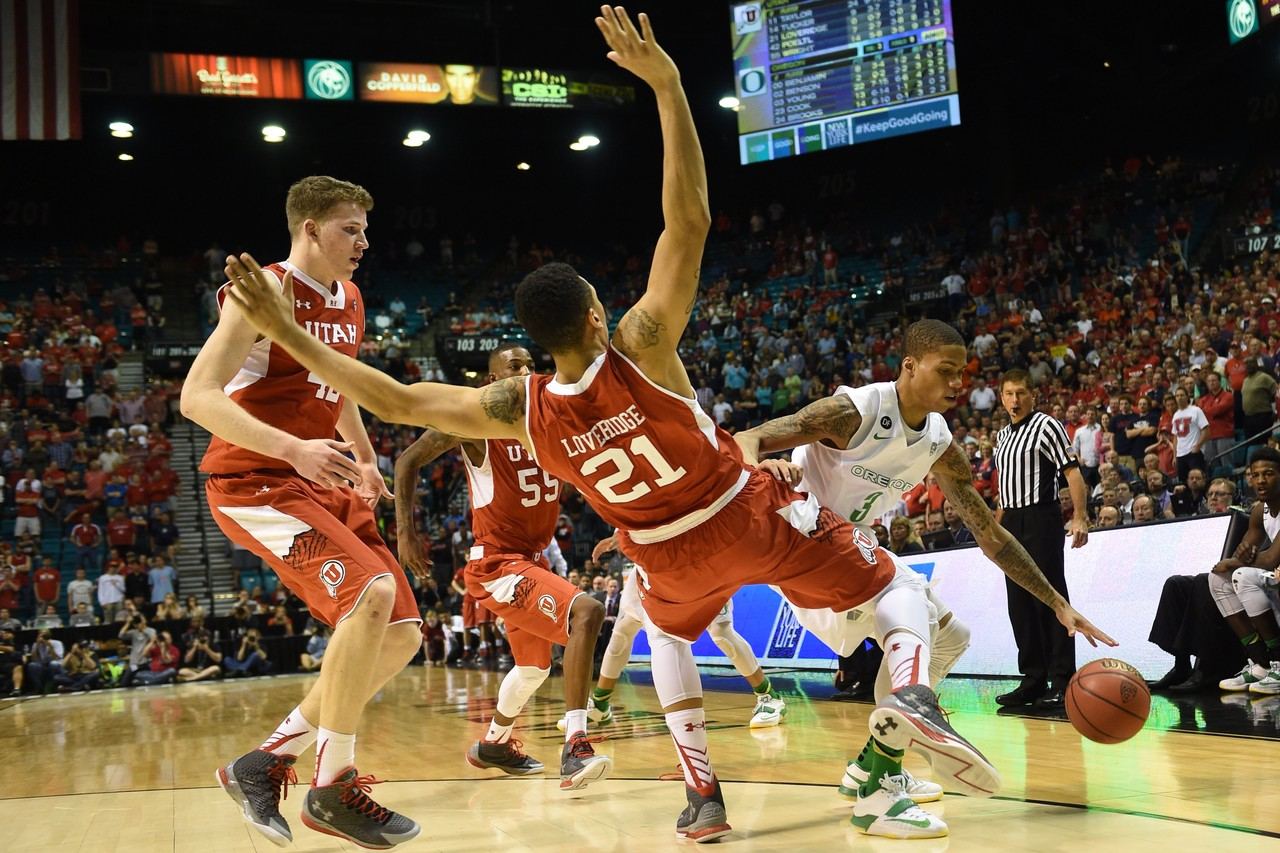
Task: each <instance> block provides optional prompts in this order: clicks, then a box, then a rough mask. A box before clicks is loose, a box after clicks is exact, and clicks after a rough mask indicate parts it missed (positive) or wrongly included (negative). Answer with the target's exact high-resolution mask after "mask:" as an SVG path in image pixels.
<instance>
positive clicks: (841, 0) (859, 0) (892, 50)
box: [730, 0, 960, 163]
mask: <svg viewBox="0 0 1280 853" xmlns="http://www.w3.org/2000/svg"><path fill="white" fill-rule="evenodd" d="M732 9H733V16H732V21H731V23H730V27H731V33H732V36H733V64H734V76H735V79H736V81H737V86H736V88H737V91H736V93H735V94H736V95H737V98H738V102H739V106H738V134H739V136H738V147H739V153H740V156H741V161H742V162H743V163H761V162H764V161H766V160H777V159H780V158H782V157H793V156H795V155H797V154H808V153H811V152H813V151H825V150H828V149H832V148H841V147H844V146H847V145H854V144H858V143H863V142H871V141H873V140H876V139H885V138H887V137H891V136H901V135H903V134H907V133H916V132H918V131H922V130H933V129H935V128H940V127H952V126H954V125H957V124H959V123H960V97H959V95H958V94H957V91H958V90H957V86H956V51H955V40H954V38H953V28H952V21H951V0H759V2H751V3H734V4H733V7H732Z"/></svg>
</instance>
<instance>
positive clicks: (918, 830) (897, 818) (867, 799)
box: [849, 773, 950, 838]
mask: <svg viewBox="0 0 1280 853" xmlns="http://www.w3.org/2000/svg"><path fill="white" fill-rule="evenodd" d="M849 822H850V823H852V824H853V825H854V826H856V827H857V828H858V830H859V831H860V832H862V833H864V834H866V835H880V836H883V837H885V838H942V837H944V836H946V835H947V834H948V833H949V832H950V830H948V829H947V825H946V824H945V823H943V822H942V820H941V819H940V818H938V817H936V816H935V815H931V814H929V813H928V812H927V811H925V810H924V809H922V808H920V806H918V805H916V802H915V800H913V799H911V797H909V796H907V791H906V788H905V787H904V786H903V784H902V781H901V777H899V776H890V775H889V774H888V773H885V774H884V775H883V776H881V777H880V786H879V787H878V788H876V789H875V790H874V791H872V792H871V793H870V794H867V795H865V796H863V795H861V794H859V796H858V802H857V804H856V805H854V807H853V817H851V818H849Z"/></svg>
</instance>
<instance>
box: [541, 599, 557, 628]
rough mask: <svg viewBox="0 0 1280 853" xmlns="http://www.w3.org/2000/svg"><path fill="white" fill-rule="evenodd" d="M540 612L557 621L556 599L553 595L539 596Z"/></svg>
mask: <svg viewBox="0 0 1280 853" xmlns="http://www.w3.org/2000/svg"><path fill="white" fill-rule="evenodd" d="M538 612H539V613H541V614H542V615H543V616H545V617H547V618H548V619H550V620H551V621H552V622H555V621H556V599H555V596H552V595H541V596H538Z"/></svg>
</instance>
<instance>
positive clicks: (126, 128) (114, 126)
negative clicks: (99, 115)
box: [107, 121, 133, 133]
mask: <svg viewBox="0 0 1280 853" xmlns="http://www.w3.org/2000/svg"><path fill="white" fill-rule="evenodd" d="M107 130H110V131H116V130H118V131H120V132H122V133H133V125H131V124H129V122H127V121H113V122H111V124H109V125H107Z"/></svg>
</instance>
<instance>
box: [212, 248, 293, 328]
mask: <svg viewBox="0 0 1280 853" xmlns="http://www.w3.org/2000/svg"><path fill="white" fill-rule="evenodd" d="M225 272H226V274H227V281H229V282H231V287H229V288H227V298H228V299H230V300H231V301H232V302H234V303H235V304H236V305H237V306H238V307H239V308H240V310H241V311H242V312H244V317H245V319H246V320H248V321H249V324H250V325H251V326H253V327H254V328H255V329H257V330H258V331H259V332H260V333H261V334H262V335H264V336H265V337H268V338H271V339H273V340H274V339H276V338H278V337H279V335H280V333H281V332H283V331H284V330H285V329H287V328H289V326H291V325H296V324H297V323H296V321H295V320H294V319H293V272H292V271H288V272H286V273H285V274H284V282H283V287H279V288H278V287H276V285H275V282H274V281H272V278H273V276H271V275H269V274H268V273H266V272H264V271H263V269H262V267H261V266H259V265H258V262H257V261H255V260H254V259H253V256H252V255H250V254H249V253H248V252H244V253H242V254H241V255H240V256H239V257H236V256H235V255H228V256H227V266H226V269H225Z"/></svg>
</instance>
